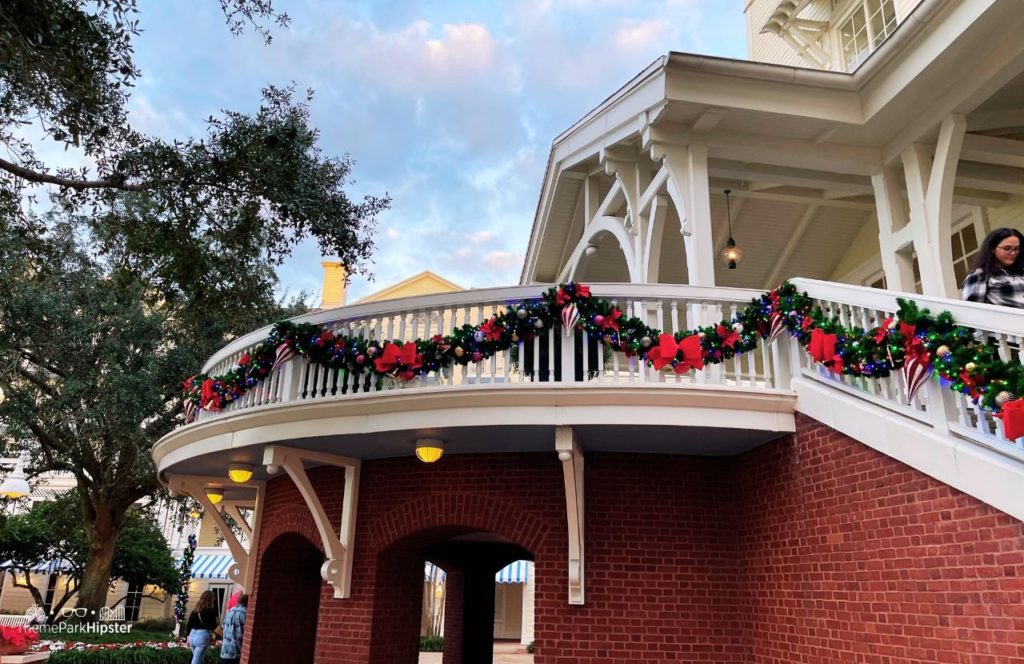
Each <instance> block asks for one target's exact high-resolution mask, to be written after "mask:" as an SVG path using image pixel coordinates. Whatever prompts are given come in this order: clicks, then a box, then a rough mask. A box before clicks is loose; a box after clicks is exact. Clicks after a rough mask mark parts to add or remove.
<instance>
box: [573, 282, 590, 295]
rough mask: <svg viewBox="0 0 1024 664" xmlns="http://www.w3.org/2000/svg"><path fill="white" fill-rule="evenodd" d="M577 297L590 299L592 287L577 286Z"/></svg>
mask: <svg viewBox="0 0 1024 664" xmlns="http://www.w3.org/2000/svg"><path fill="white" fill-rule="evenodd" d="M576 295H578V296H580V297H590V286H584V285H583V284H576Z"/></svg>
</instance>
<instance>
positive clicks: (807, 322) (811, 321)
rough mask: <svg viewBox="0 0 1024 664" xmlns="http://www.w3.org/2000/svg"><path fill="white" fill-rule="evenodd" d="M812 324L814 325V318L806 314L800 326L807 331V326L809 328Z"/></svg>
mask: <svg viewBox="0 0 1024 664" xmlns="http://www.w3.org/2000/svg"><path fill="white" fill-rule="evenodd" d="M812 325H814V319H813V318H811V317H810V316H804V320H803V322H802V323H800V328H801V329H802V330H804V331H805V332H806V331H807V328H809V327H810V326H812Z"/></svg>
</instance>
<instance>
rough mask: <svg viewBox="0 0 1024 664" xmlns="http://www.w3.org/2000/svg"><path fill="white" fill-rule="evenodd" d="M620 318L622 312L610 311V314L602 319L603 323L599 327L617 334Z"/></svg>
mask: <svg viewBox="0 0 1024 664" xmlns="http://www.w3.org/2000/svg"><path fill="white" fill-rule="evenodd" d="M620 318H622V312H621V311H620V310H618V309H612V310H611V311H610V312H608V315H607V316H605V317H604V322H603V323H602V324H601V327H610V328H611V329H613V330H615V331H616V332H618V331H619V323H618V320H619V319H620Z"/></svg>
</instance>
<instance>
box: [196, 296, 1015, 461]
mask: <svg viewBox="0 0 1024 664" xmlns="http://www.w3.org/2000/svg"><path fill="white" fill-rule="evenodd" d="M793 283H794V284H795V285H796V286H797V287H798V288H799V289H800V290H802V291H805V292H807V293H808V294H809V295H810V296H811V298H812V299H813V300H814V301H815V303H816V304H817V305H819V306H821V307H822V309H823V310H824V311H825V312H826V313H830V314H833V315H835V316H838V317H839V318H840V319H841V320H842V322H843V323H844V324H847V325H857V326H860V327H863V328H865V329H871V328H874V327H877V326H879V325H881V324H882V322H883V321H884V320H885V319H886V318H888V317H889V316H891V315H892V314H893V313H894V312H896V311H897V309H898V305H897V302H896V298H897V297H900V296H903V295H905V294H902V293H895V292H891V291H881V290H877V289H872V288H864V287H858V286H848V285H843V284H836V283H832V282H824V281H815V280H810V279H795V280H793ZM546 288H547V286H545V285H532V286H517V287H512V288H494V289H481V290H471V291H463V292H458V293H447V294H442V295H430V296H423V297H413V298H403V299H396V300H389V301H384V302H378V303H371V304H365V305H353V306H349V307H342V308H339V309H332V310H327V311H321V312H317V313H313V314H308V315H305V316H301V317H299V318H297V319H296V321H298V322H306V323H312V324H316V325H321V326H325V327H329V328H331V329H332V330H333V331H334V332H336V333H343V334H346V335H350V336H361V337H363V338H367V339H376V340H411V339H416V338H424V339H425V338H429V337H430V336H432V335H434V334H446V333H449V332H451V330H453V329H454V328H457V327H459V326H462V325H464V324H471V325H476V324H479V323H480V322H482V321H484V320H486V319H487V318H489V317H490V316H491V315H492V314H495V313H499V312H501V311H503V310H504V308H505V307H506V306H508V305H509V304H510V303H518V302H522V301H524V300H528V299H533V298H537V297H539V296H540V294H541V293H542V292H543V291H544V290H546ZM591 289H592V293H593V295H594V296H596V297H601V298H604V299H607V300H609V301H611V302H612V303H614V304H615V305H617V306H618V307H619V308H621V309H622V310H623V311H626V312H628V313H629V314H631V315H634V316H637V317H639V318H641V319H643V320H644V321H645V322H646V323H647V324H648V325H649V326H651V327H655V328H657V329H660V330H663V331H665V332H681V331H684V330H692V329H694V328H696V327H699V326H702V325H708V324H711V323H714V322H718V321H720V320H723V319H725V320H729V319H731V318H732V316H733V315H734V314H735V313H736V312H737V311H739V310H740V309H742V308H743V307H745V306H746V305H747V304H748V303H749V302H750V300H751V299H753V298H754V297H756V296H758V295H760V292H758V291H753V290H746V289H735V288H702V287H693V286H676V285H661V284H595V285H592V286H591ZM914 300H915V301H916V302H918V303H919V304H920V305H921V306H922V307H927V308H929V309H931V310H932V311H934V312H938V311H942V310H948V311H950V312H951V313H952V314H953V317H954V320H956V322H957V323H959V324H961V325H965V326H969V327H972V328H975V329H976V330H978V331H979V332H978V334H979V335H981V336H984V337H986V338H987V339H988V343H991V344H994V345H995V346H997V347H998V349H999V353H1000V356H1001V357H1002V358H1003V359H1004V360H1005V361H1012V362H1021V361H1022V355H1021V352H1020V349H1021V344H1022V341H1024V312H1017V311H1014V310H1011V309H1006V308H997V307H991V306H988V305H979V304H973V303H969V302H960V301H956V300H948V299H942V298H927V297H921V296H914ZM269 331H270V328H269V327H268V328H264V329H261V330H257V331H255V332H253V333H251V334H249V335H246V336H245V337H242V338H240V339H237V340H235V341H234V342H233V343H231V344H230V345H228V346H227V347H225V348H224V349H223V350H221V351H220V352H219V353H217V354H216V355H215V356H214V357H212V358H211V359H210V360H209V362H207V364H206V366H205V367H204V371H205V372H207V373H210V374H214V375H216V374H219V373H224V372H226V371H228V370H229V369H231V367H233V366H234V365H235V364H236V363H237V362H238V360H239V359H240V358H241V357H242V355H244V354H246V353H248V352H251V351H252V349H253V348H254V347H255V346H256V345H257V344H259V343H260V342H262V341H263V340H264V339H265V338H266V336H267V334H268V333H269ZM584 349H586V352H584ZM794 378H802V379H807V380H812V381H815V382H816V383H817V384H820V385H826V386H828V387H829V388H830V389H835V390H837V391H840V392H842V393H845V394H847V395H852V396H855V397H856V398H858V399H860V400H862V401H865V402H869V403H871V404H874V405H875V406H877V407H879V408H882V409H885V410H887V411H891V412H895V413H899V414H901V415H903V416H906V417H908V418H912V419H913V420H916V421H918V422H919V423H921V424H922V425H924V426H927V427H931V428H934V429H935V430H936V431H938V432H941V433H944V434H949V435H953V436H957V437H960V438H963V439H967V440H971V441H974V442H977V443H981V444H983V445H986V446H988V447H992V448H993V449H997V450H998V451H1000V452H1002V453H1005V454H1007V455H1009V456H1013V457H1015V458H1017V459H1018V460H1019V461H1024V450H1022V440H1016V441H1013V440H1008V439H1007V438H1006V436H1005V435H1004V434H1003V429H1002V422H1001V421H1000V420H999V419H998V418H994V417H993V416H992V414H991V413H989V412H987V411H984V410H982V409H981V408H979V407H978V406H977V405H975V404H974V403H972V401H971V400H970V399H969V398H968V397H966V396H964V395H961V394H955V393H953V392H951V391H950V390H948V389H946V388H945V387H943V386H942V385H940V384H939V382H938V380H937V379H935V378H933V379H932V380H930V381H929V382H928V383H927V385H926V388H925V389H921V390H919V391H918V392H917V394H916V395H915V396H914V398H913V399H909V400H908V399H907V387H906V385H905V383H904V381H903V377H902V374H901V372H893V373H892V375H891V376H890V377H888V378H883V379H866V378H855V377H852V376H841V375H840V376H837V375H834V374H832V373H830V372H829V371H828V370H826V369H825V368H823V367H821V366H820V365H816V364H814V363H813V362H812V361H811V359H810V358H809V356H807V354H806V353H804V352H802V351H801V350H800V349H799V347H798V346H797V345H796V344H795V342H794V341H792V340H789V339H787V338H785V337H783V338H780V339H779V340H778V341H776V342H775V343H774V344H767V343H762V344H761V345H760V346H759V347H758V348H757V349H756V350H754V351H752V352H750V353H746V354H741V355H737V356H736V357H735V358H733V359H730V360H728V361H727V362H725V363H723V364H719V365H708V366H706V367H705V369H704V370H703V371H698V372H695V373H692V374H684V375H675V374H667V375H666V374H665V373H659V372H656V371H654V370H653V369H652V368H650V367H649V366H644V365H642V364H641V363H639V362H638V360H637V358H636V357H627V356H626V355H624V354H623V353H617V352H612V351H611V350H610V349H609V348H606V347H604V346H603V345H602V343H601V342H600V341H598V340H592V339H588V338H587V334H586V333H585V332H577V333H575V334H573V335H572V336H565V335H563V333H562V332H561V331H560V330H559V329H557V328H556V329H554V330H551V331H543V332H541V333H540V334H538V335H537V336H536V337H535V338H534V339H532V340H530V341H528V342H520V343H519V344H518V345H516V346H514V347H513V348H511V349H509V350H507V351H503V352H499V353H498V354H496V355H494V356H493V357H490V358H487V359H485V360H484V361H482V362H477V363H470V364H469V365H466V366H454V367H451V368H446V369H442V370H438V371H434V372H430V373H427V374H425V375H423V376H420V377H418V378H416V379H415V380H412V381H408V382H406V381H400V380H397V379H392V378H390V377H380V376H376V375H368V374H367V373H366V372H364V373H362V374H352V373H349V372H347V371H346V370H344V369H325V368H323V367H321V366H318V365H315V364H310V363H309V362H307V361H306V360H305V359H303V358H301V357H294V358H293V359H291V360H290V361H288V362H287V363H286V364H285V365H284V367H283V368H282V369H281V370H279V371H276V372H274V373H273V374H272V375H271V376H270V377H269V378H268V379H267V380H265V381H264V382H263V383H262V384H261V385H259V386H257V387H256V388H254V389H252V390H250V391H249V392H248V393H246V395H245V396H244V397H243V398H240V399H238V400H236V401H234V402H232V403H231V404H230V405H228V406H227V407H226V408H225V409H224V410H223V411H220V412H212V413H211V412H206V411H204V412H202V413H200V415H199V417H198V420H197V421H204V420H208V419H210V418H217V417H222V416H223V415H225V414H231V413H238V412H239V411H243V410H247V409H254V408H262V407H272V406H274V405H283V404H287V403H289V402H302V403H309V402H311V401H323V400H331V399H335V400H336V399H350V398H365V397H367V396H370V395H371V394H373V393H384V392H389V391H392V390H423V391H433V390H445V389H452V388H461V389H488V387H491V386H495V385H500V386H502V387H505V386H514V385H527V386H528V385H531V384H532V385H538V384H539V385H543V386H545V387H550V386H551V384H552V383H554V384H571V385H572V386H574V387H587V386H601V385H629V384H634V385H640V384H646V385H648V386H652V385H658V386H667V387H671V386H677V387H679V388H683V389H685V388H689V387H693V386H701V387H703V386H709V385H717V386H723V387H726V388H732V389H737V390H764V389H780V390H787V389H789V388H790V386H791V381H792V380H793V379H794ZM797 408H798V410H799V403H798V405H797Z"/></svg>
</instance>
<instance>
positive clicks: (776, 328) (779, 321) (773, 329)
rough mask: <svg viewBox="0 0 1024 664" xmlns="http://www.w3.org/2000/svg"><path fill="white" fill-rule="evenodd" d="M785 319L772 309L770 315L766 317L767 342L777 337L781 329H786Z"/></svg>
mask: <svg viewBox="0 0 1024 664" xmlns="http://www.w3.org/2000/svg"><path fill="white" fill-rule="evenodd" d="M785 320H786V319H785V317H784V316H783V315H782V314H781V313H779V312H778V311H773V312H772V315H771V316H769V317H768V343H772V342H774V341H775V340H776V339H778V338H779V335H780V334H782V331H783V330H784V329H786V326H785Z"/></svg>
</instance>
